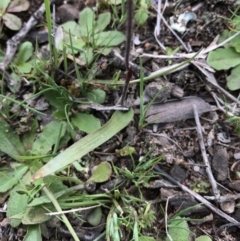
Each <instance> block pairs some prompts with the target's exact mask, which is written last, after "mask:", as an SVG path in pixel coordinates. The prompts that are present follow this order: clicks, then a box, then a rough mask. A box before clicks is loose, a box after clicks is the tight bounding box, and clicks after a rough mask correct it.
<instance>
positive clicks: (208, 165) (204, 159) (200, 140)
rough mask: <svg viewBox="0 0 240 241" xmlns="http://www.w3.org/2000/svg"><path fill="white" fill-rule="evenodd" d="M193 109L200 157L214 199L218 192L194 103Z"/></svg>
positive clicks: (217, 196) (217, 197)
mask: <svg viewBox="0 0 240 241" xmlns="http://www.w3.org/2000/svg"><path fill="white" fill-rule="evenodd" d="M193 111H194V117H195V122H196V126H197V128H196V129H197V133H198V140H199V145H200V149H201V152H202V158H203V161H204V164H205V166H206V173H207V175H208V179H209V181H210V183H211V185H212V189H213V193H214V195H215V197H216V199H217V200H218V199H219V197H220V192H219V190H218V187H217V183H216V180H215V178H214V176H213V174H212V170H211V166H210V164H209V161H208V157H207V153H206V149H205V145H204V142H203V135H202V129H201V123H200V120H199V116H198V111H197V107H196V105H193Z"/></svg>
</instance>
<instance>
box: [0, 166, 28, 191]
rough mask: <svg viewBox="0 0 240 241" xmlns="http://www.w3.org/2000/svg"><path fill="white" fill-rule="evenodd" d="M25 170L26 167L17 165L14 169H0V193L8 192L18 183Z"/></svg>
mask: <svg viewBox="0 0 240 241" xmlns="http://www.w3.org/2000/svg"><path fill="white" fill-rule="evenodd" d="M27 170H28V167H27V166H26V165H19V166H17V167H16V168H15V169H13V168H11V169H10V168H3V167H2V168H1V169H0V193H3V192H6V191H8V190H10V189H11V188H12V187H13V186H14V185H15V184H17V183H18V181H19V180H20V179H21V178H22V176H23V175H24V174H25V173H26V172H27Z"/></svg>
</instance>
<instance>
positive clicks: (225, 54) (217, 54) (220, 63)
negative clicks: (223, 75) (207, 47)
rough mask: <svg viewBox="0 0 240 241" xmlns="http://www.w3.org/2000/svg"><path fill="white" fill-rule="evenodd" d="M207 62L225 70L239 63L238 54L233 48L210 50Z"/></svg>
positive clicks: (239, 57) (217, 68) (215, 67)
mask: <svg viewBox="0 0 240 241" xmlns="http://www.w3.org/2000/svg"><path fill="white" fill-rule="evenodd" d="M207 63H208V64H209V65H210V66H211V67H213V68H214V69H216V70H226V69H230V68H232V67H235V66H237V65H239V64H240V55H239V53H237V52H236V51H235V50H234V49H233V48H226V49H217V50H214V51H211V52H210V53H209V54H208V57H207Z"/></svg>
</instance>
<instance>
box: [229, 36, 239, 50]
mask: <svg viewBox="0 0 240 241" xmlns="http://www.w3.org/2000/svg"><path fill="white" fill-rule="evenodd" d="M230 44H231V46H232V47H233V48H234V49H235V50H236V52H238V53H240V35H237V36H236V37H235V38H234V39H232V40H231V42H230Z"/></svg>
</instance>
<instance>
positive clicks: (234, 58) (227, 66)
mask: <svg viewBox="0 0 240 241" xmlns="http://www.w3.org/2000/svg"><path fill="white" fill-rule="evenodd" d="M229 23H230V25H231V27H232V28H233V29H234V31H233V30H224V31H223V32H222V33H221V35H220V37H219V40H218V43H221V42H223V41H224V40H226V39H227V38H229V37H231V36H232V35H234V34H235V31H239V30H240V17H239V16H238V15H236V13H233V17H232V18H231V19H229ZM239 42H240V35H238V36H236V37H235V38H234V39H232V40H231V41H230V42H229V43H227V44H225V45H224V46H223V48H219V49H216V50H214V51H211V52H210V53H209V54H208V57H207V63H208V64H209V65H210V66H211V67H213V68H214V69H216V70H230V75H228V76H227V78H226V79H227V87H228V89H229V90H232V91H234V90H238V89H240V80H239V78H238V76H239V74H240V46H239Z"/></svg>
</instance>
